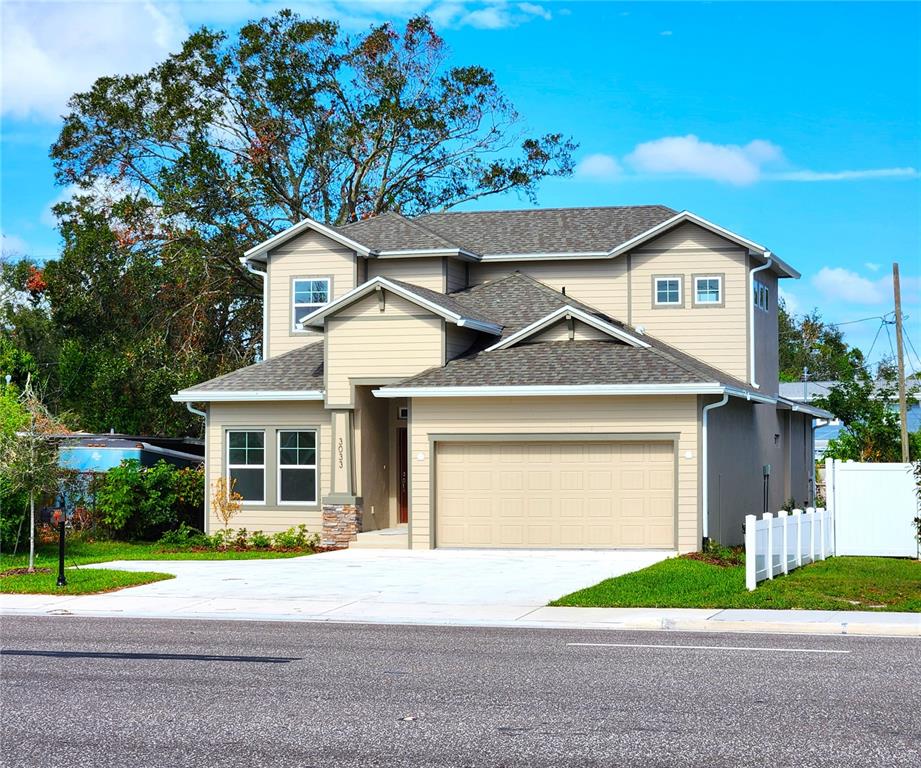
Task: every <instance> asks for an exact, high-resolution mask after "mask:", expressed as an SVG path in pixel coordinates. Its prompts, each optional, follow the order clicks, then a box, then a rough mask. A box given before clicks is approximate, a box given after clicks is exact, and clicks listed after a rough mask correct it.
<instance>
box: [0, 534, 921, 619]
mask: <svg viewBox="0 0 921 768" xmlns="http://www.w3.org/2000/svg"><path fill="white" fill-rule="evenodd" d="M668 556H669V553H665V552H652V551H635V552H624V551H620V552H599V551H595V552H590V551H568V552H564V551H554V552H533V551H452V550H433V551H429V552H409V551H386V550H344V551H340V552H330V553H325V554H322V555H313V556H311V557H301V558H292V559H284V560H225V561H200V560H199V561H191V560H186V561H182V560H172V561H118V562H111V563H105V564H100V565H97V566H83V567H85V568H86V567H93V568H103V567H105V568H115V569H119V570H130V571H160V572H163V573H172V574H174V575H175V576H176V578H175V579H171V580H169V581H161V582H157V583H154V584H148V585H145V586H140V587H133V588H131V589H125V590H121V591H118V592H111V593H107V594H102V595H85V596H55V595H0V614H7V615H13V614H20V615H49V614H50V615H78V616H125V617H138V618H141V617H146V618H195V619H239V620H246V621H326V622H361V623H384V624H437V625H458V626H517V627H568V628H580V629H659V630H684V631H718V632H740V631H741V632H789V633H811V634H865V635H893V636H912V637H921V614H906V613H871V612H861V611H769V610H718V609H678V608H662V609H652V608H550V607H547V603H548V602H549V601H550V600H553V599H555V598H557V597H560V596H562V595H564V594H567V593H569V592H572V591H574V590H577V589H580V588H582V587H586V586H590V585H592V584H596V583H597V582H599V581H601V580H603V579H605V578H609V577H612V576H619V575H622V574H624V573H628V572H630V571H633V570H637V569H639V568H645V567H647V566H649V565H652V564H653V563H655V562H657V561H659V560H662V559H664V558H665V557H668Z"/></svg>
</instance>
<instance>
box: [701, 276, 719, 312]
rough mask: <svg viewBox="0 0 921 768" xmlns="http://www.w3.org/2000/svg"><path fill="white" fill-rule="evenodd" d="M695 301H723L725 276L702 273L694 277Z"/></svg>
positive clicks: (702, 302) (712, 302)
mask: <svg viewBox="0 0 921 768" xmlns="http://www.w3.org/2000/svg"><path fill="white" fill-rule="evenodd" d="M694 303H695V304H701V305H714V306H715V305H719V304H722V303H723V278H722V277H720V276H719V275H702V276H700V277H695V278H694Z"/></svg>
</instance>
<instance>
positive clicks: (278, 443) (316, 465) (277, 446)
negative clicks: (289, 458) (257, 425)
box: [275, 427, 320, 508]
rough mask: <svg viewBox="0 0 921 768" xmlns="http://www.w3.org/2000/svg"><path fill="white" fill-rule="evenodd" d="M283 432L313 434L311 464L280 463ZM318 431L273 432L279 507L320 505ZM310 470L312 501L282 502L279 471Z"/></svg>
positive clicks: (286, 428) (312, 429) (301, 428)
mask: <svg viewBox="0 0 921 768" xmlns="http://www.w3.org/2000/svg"><path fill="white" fill-rule="evenodd" d="M283 432H313V464H284V465H282V463H281V435H282V433H283ZM319 457H320V431H319V430H318V429H317V428H316V427H284V428H283V429H282V428H279V429H276V430H275V460H276V469H275V501H276V502H277V503H278V506H280V507H311V508H312V507H316V506H317V505H318V504H319V503H320V464H319V461H318V459H319ZM282 467H284V469H312V470H313V501H283V500H282V498H281V470H282Z"/></svg>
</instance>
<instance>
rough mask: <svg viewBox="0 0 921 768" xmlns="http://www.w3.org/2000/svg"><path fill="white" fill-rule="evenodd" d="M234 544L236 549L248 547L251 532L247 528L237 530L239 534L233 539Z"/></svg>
mask: <svg viewBox="0 0 921 768" xmlns="http://www.w3.org/2000/svg"><path fill="white" fill-rule="evenodd" d="M233 546H234V547H235V548H236V549H246V548H247V547H248V546H249V534H248V533H247V531H246V528H240V529H239V530H237V535H236V536H235V537H234V539H233Z"/></svg>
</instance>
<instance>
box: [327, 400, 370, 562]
mask: <svg viewBox="0 0 921 768" xmlns="http://www.w3.org/2000/svg"><path fill="white" fill-rule="evenodd" d="M331 416H332V419H331V422H332V437H333V439H332V456H330V457H329V461H330V462H331V467H332V473H331V481H332V482H331V487H330V494H329V496H327V497H325V498H324V499H323V533H322V543H323V546H326V547H347V546H348V545H349V542H350V541H355V539H357V538H358V534H359V533H360V532H361V499H360V498H359V497H358V496H356V495H355V461H354V459H355V440H354V435H355V432H354V428H353V412H352V411H351V410H342V411H333V412H332V414H331Z"/></svg>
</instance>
